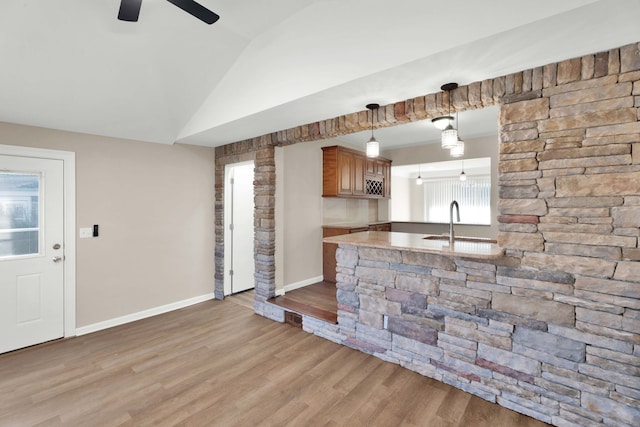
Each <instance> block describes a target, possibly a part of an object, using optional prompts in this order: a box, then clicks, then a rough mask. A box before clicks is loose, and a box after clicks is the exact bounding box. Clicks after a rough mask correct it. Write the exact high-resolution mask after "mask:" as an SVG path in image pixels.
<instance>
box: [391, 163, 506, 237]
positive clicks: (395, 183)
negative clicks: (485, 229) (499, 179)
mask: <svg viewBox="0 0 640 427" xmlns="http://www.w3.org/2000/svg"><path fill="white" fill-rule="evenodd" d="M462 171H464V172H465V176H466V178H467V179H466V181H460V173H461V172H462ZM491 173H492V172H491V158H490V157H481V158H474V159H464V160H449V161H443V162H432V163H422V164H411V165H400V166H391V174H392V179H391V194H392V197H391V201H390V205H391V206H390V214H391V220H392V221H397V222H424V223H438V224H442V223H444V224H448V223H449V206H450V205H451V202H452V201H453V200H456V201H457V202H458V205H459V206H460V222H461V223H463V224H473V225H491V221H492V217H494V216H495V215H492V213H491ZM418 176H420V178H421V180H422V184H420V185H418V184H417V183H416V178H417V177H418ZM494 196H495V195H494Z"/></svg>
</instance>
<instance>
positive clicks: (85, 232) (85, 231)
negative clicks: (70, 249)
mask: <svg viewBox="0 0 640 427" xmlns="http://www.w3.org/2000/svg"><path fill="white" fill-rule="evenodd" d="M90 237H93V228H91V227H82V228H80V238H81V239H88V238H90Z"/></svg>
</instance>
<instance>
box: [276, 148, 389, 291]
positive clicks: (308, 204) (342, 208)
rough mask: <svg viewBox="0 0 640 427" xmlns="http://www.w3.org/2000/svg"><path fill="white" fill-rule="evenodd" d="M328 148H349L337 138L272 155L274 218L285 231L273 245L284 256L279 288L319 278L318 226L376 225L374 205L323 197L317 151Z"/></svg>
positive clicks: (375, 206)
mask: <svg viewBox="0 0 640 427" xmlns="http://www.w3.org/2000/svg"><path fill="white" fill-rule="evenodd" d="M331 145H347V144H345V143H343V142H341V141H338V140H336V139H327V140H322V141H315V142H307V143H304V144H293V145H289V146H286V147H284V148H282V154H278V155H277V156H276V158H277V168H278V172H277V176H278V177H279V178H278V181H277V184H276V185H277V188H276V206H282V213H281V214H277V215H278V217H279V218H281V221H282V224H283V229H284V230H283V231H282V234H283V235H282V245H280V244H277V247H278V248H280V250H281V251H282V253H283V256H282V270H283V271H282V286H280V283H277V288H278V289H280V288H281V287H287V286H291V285H297V284H299V283H300V282H304V281H308V280H311V279H314V278H318V277H320V276H322V224H324V223H327V222H345V221H351V222H354V221H361V222H363V223H365V224H366V223H368V222H369V221H371V222H374V221H376V220H377V213H378V212H377V202H376V201H373V203H372V201H370V200H355V199H344V198H323V197H322V149H321V148H322V147H326V146H331ZM283 194H284V195H286V196H285V197H283ZM277 258H278V259H280V257H279V256H277ZM277 267H278V268H279V267H280V266H277Z"/></svg>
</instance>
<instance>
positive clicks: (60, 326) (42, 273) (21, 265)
mask: <svg viewBox="0 0 640 427" xmlns="http://www.w3.org/2000/svg"><path fill="white" fill-rule="evenodd" d="M63 172H64V164H63V161H62V160H51V159H38V158H29V157H18V156H4V155H0V353H4V352H7V351H11V350H15V349H18V348H22V347H27V346H30V345H34V344H39V343H42V342H45V341H50V340H53V339H56V338H61V337H62V336H63V335H64V267H63V264H64V246H63V243H64V241H63V238H64V179H63V177H64V175H63Z"/></svg>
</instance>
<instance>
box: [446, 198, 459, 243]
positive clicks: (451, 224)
mask: <svg viewBox="0 0 640 427" xmlns="http://www.w3.org/2000/svg"><path fill="white" fill-rule="evenodd" d="M454 206H455V207H456V214H457V217H458V222H460V206H458V202H456V201H455V200H454V201H453V202H451V204H450V205H449V246H453V237H454V236H453V207H454Z"/></svg>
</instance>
